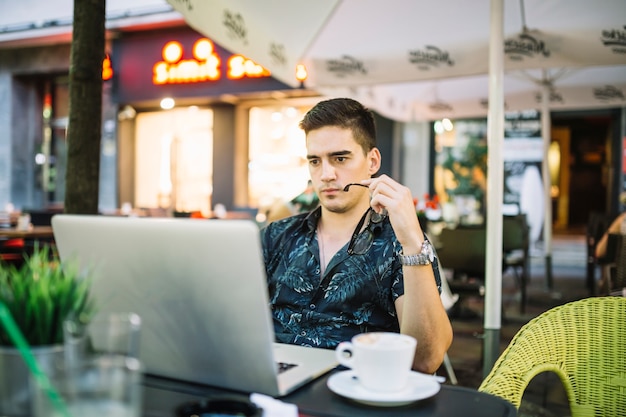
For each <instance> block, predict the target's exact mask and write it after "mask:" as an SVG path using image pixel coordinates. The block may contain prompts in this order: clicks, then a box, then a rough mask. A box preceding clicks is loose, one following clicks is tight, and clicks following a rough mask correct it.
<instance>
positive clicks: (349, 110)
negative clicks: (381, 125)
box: [300, 98, 376, 152]
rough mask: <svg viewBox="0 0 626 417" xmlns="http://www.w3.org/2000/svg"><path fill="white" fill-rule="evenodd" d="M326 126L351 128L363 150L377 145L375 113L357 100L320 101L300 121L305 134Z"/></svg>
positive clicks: (368, 149)
mask: <svg viewBox="0 0 626 417" xmlns="http://www.w3.org/2000/svg"><path fill="white" fill-rule="evenodd" d="M326 126H336V127H340V128H344V129H350V130H351V131H352V135H353V136H354V139H355V140H356V142H357V143H358V144H359V145H361V148H363V152H369V151H370V150H372V148H374V147H375V146H376V125H375V123H374V115H373V114H372V112H371V111H370V110H369V109H367V108H366V107H364V106H363V105H362V104H361V103H359V102H358V101H356V100H352V99H350V98H333V99H330V100H325V101H320V102H319V103H317V104H316V105H315V106H314V107H313V108H312V109H311V110H309V111H308V112H307V113H306V114H305V115H304V118H303V119H302V121H300V128H301V129H302V130H304V133H305V134H308V133H309V132H310V131H312V130H315V129H320V128H322V127H326Z"/></svg>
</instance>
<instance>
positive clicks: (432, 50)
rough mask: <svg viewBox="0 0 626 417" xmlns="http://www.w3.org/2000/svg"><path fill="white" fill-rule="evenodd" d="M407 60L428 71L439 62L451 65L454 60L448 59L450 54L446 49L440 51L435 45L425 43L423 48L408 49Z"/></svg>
mask: <svg viewBox="0 0 626 417" xmlns="http://www.w3.org/2000/svg"><path fill="white" fill-rule="evenodd" d="M409 62H411V63H412V64H417V67H418V68H419V69H421V70H424V71H428V70H430V69H431V68H433V67H438V66H439V64H446V65H448V66H453V65H454V61H453V60H452V59H450V54H449V53H448V52H446V51H442V50H441V49H439V48H437V47H436V46H432V45H426V48H425V49H424V50H420V49H415V50H413V51H409Z"/></svg>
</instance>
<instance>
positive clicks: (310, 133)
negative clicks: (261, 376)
mask: <svg viewBox="0 0 626 417" xmlns="http://www.w3.org/2000/svg"><path fill="white" fill-rule="evenodd" d="M300 127H301V128H302V129H303V130H304V132H305V133H306V147H307V159H308V161H309V171H310V173H311V181H312V185H313V188H314V190H315V192H316V194H317V196H318V198H319V200H320V207H318V208H317V209H315V210H314V211H312V212H310V213H304V214H299V215H296V216H292V217H289V218H286V219H282V220H279V221H276V222H273V223H271V224H269V225H268V226H267V227H266V228H264V229H263V230H262V233H261V238H262V243H263V252H264V253H263V254H264V257H265V265H266V269H267V276H268V281H269V294H270V303H271V305H272V312H273V318H274V328H275V332H276V338H277V340H278V341H280V342H284V343H293V344H300V345H310V346H318V347H326V348H334V347H335V346H336V345H337V344H338V343H339V342H341V341H344V340H349V339H350V338H351V337H352V336H354V335H355V334H358V333H363V332H370V331H395V332H398V331H399V332H402V333H405V334H409V335H411V336H413V337H415V338H416V339H417V341H418V344H417V350H416V355H415V361H414V364H413V368H414V369H415V370H418V371H421V372H428V373H432V372H434V371H436V370H437V369H438V367H439V366H440V364H441V363H442V361H443V357H444V354H445V352H446V351H447V349H448V347H449V346H450V343H451V342H452V327H451V325H450V321H449V320H448V316H447V314H446V311H445V310H444V308H443V306H442V304H441V300H440V297H439V289H438V286H439V285H440V282H441V281H440V276H439V268H438V265H437V260H436V258H433V256H432V254H433V251H432V247H431V246H430V244H429V242H428V241H427V240H426V239H425V236H424V233H423V231H422V230H421V229H420V225H419V221H418V219H417V215H416V213H415V207H414V205H413V198H412V195H411V192H410V190H409V189H408V188H407V187H404V186H403V185H401V184H398V183H397V182H396V181H394V180H393V179H391V178H389V177H388V176H386V175H383V176H380V177H377V178H372V176H373V175H374V174H376V172H377V171H378V170H379V168H380V163H381V155H380V151H379V150H378V149H377V148H376V129H375V125H374V118H373V115H372V113H371V112H370V111H369V110H368V109H366V108H365V107H363V106H362V105H361V104H360V103H358V102H357V101H354V100H351V99H343V98H342V99H332V100H327V101H322V102H320V103H318V104H317V105H316V106H315V107H313V108H312V109H311V110H310V111H309V112H308V113H307V114H306V115H305V116H304V119H303V120H302V121H301V122H300ZM350 184H356V185H350ZM346 186H348V187H346Z"/></svg>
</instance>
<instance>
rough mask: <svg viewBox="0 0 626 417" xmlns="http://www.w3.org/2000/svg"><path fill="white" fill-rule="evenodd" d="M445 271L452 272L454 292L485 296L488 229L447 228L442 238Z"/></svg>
mask: <svg viewBox="0 0 626 417" xmlns="http://www.w3.org/2000/svg"><path fill="white" fill-rule="evenodd" d="M438 245H439V246H440V249H439V250H438V254H439V260H440V261H441V264H442V268H446V269H451V270H452V271H453V273H452V280H451V281H450V282H449V285H450V289H451V290H452V292H455V293H457V294H459V295H461V296H464V295H479V296H482V295H484V292H485V287H484V280H485V250H486V232H485V228H484V227H467V228H465V227H457V228H456V229H448V228H443V229H442V230H441V234H440V235H439V236H438Z"/></svg>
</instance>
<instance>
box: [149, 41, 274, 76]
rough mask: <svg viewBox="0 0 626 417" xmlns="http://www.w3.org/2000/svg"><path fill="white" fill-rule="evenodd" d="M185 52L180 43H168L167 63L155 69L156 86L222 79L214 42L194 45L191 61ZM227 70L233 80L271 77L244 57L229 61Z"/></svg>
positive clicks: (165, 49) (165, 47) (197, 42)
mask: <svg viewBox="0 0 626 417" xmlns="http://www.w3.org/2000/svg"><path fill="white" fill-rule="evenodd" d="M183 52H184V50H183V46H182V45H181V44H180V43H179V42H177V41H170V42H167V43H166V44H165V45H164V46H163V50H162V51H161V55H162V57H163V61H159V62H157V63H156V64H154V66H153V67H152V82H153V84H156V85H163V84H186V83H199V82H206V81H215V80H219V79H220V78H221V75H222V74H221V71H220V63H221V59H220V57H219V56H218V55H217V53H216V52H215V48H214V45H213V42H211V41H210V40H208V39H207V38H201V39H198V40H197V41H196V42H195V43H194V45H193V49H192V55H193V58H191V59H183ZM227 71H228V73H227V76H228V78H230V79H240V78H243V77H251V78H258V77H267V76H269V75H270V72H269V71H268V70H267V69H265V68H263V67H262V66H261V65H259V64H257V63H255V62H254V61H252V60H250V59H247V58H246V57H244V56H242V55H233V56H231V57H230V58H229V60H228V70H227Z"/></svg>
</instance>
